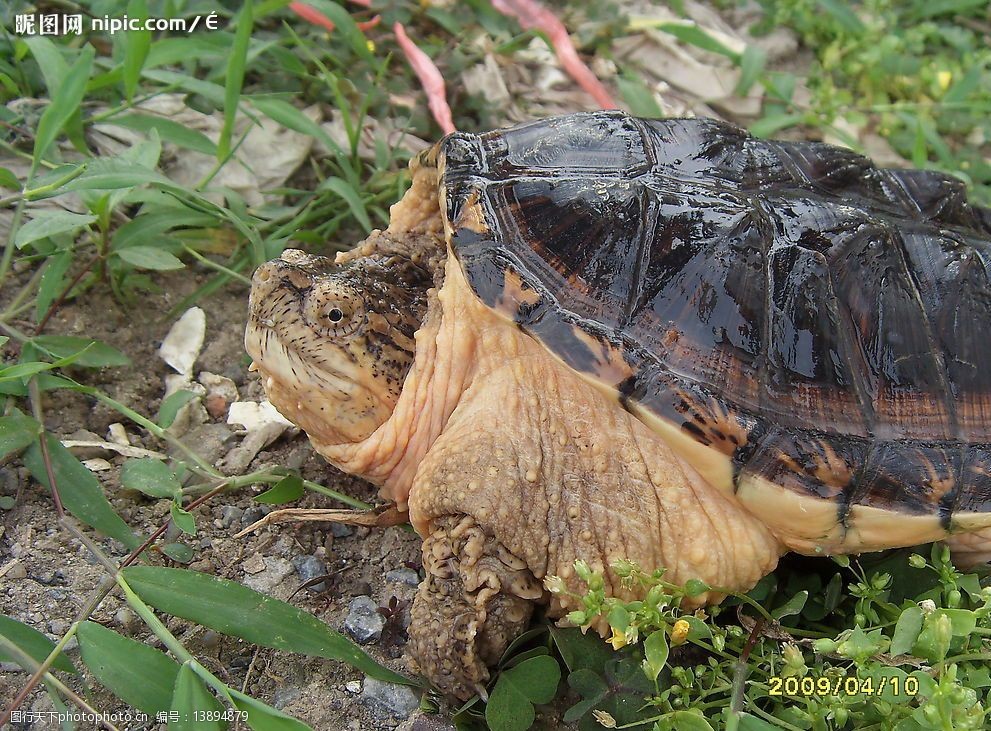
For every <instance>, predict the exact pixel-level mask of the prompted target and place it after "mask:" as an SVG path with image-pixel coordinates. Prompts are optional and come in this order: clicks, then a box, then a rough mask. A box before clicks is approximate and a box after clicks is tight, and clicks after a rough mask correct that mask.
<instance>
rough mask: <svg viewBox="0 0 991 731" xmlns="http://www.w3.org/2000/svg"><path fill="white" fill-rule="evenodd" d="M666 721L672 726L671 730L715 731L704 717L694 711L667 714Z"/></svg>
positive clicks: (665, 715)
mask: <svg viewBox="0 0 991 731" xmlns="http://www.w3.org/2000/svg"><path fill="white" fill-rule="evenodd" d="M664 720H665V721H667V722H668V723H669V724H670V728H673V729H677V731H713V730H712V725H711V724H710V723H709V722H708V721H707V720H706V719H705V717H704V716H702V715H701V714H698V713H694V712H692V711H675V712H674V713H666V714H664Z"/></svg>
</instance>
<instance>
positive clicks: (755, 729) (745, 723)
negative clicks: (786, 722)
mask: <svg viewBox="0 0 991 731" xmlns="http://www.w3.org/2000/svg"><path fill="white" fill-rule="evenodd" d="M737 718H739V721H740V722H739V724H738V725H737V727H736V728H737V731H781V727H779V726H774V725H772V724H770V723H768V722H767V721H765V720H763V719H760V718H758V717H757V716H754V715H751V714H749V713H746V712H744V713H740V714H739V715H738V716H737Z"/></svg>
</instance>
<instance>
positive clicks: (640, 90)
mask: <svg viewBox="0 0 991 731" xmlns="http://www.w3.org/2000/svg"><path fill="white" fill-rule="evenodd" d="M616 85H617V86H618V87H619V93H620V94H622V95H623V100H624V101H625V102H626V105H627V106H628V107H629V109H630V112H631V113H632V114H635V115H636V116H638V117H654V118H657V117H663V116H664V110H662V109H661V106H660V105H659V104H658V103H657V99H656V98H655V97H654V93H653V92H652V91H651V90H650V89H649V88H647V86H646V84H644V83H643V81H641V80H640V78H639V77H638V76H636V75H635V74H626V73H624V74H621V75H619V76H617V77H616Z"/></svg>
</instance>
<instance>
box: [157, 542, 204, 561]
mask: <svg viewBox="0 0 991 731" xmlns="http://www.w3.org/2000/svg"><path fill="white" fill-rule="evenodd" d="M162 553H164V554H165V555H166V556H168V557H169V558H171V559H172V560H173V561H175V562H176V563H190V562H192V560H193V557H194V556H195V555H196V554H195V553H194V551H193V549H192V548H191V547H189V546H187V545H186V544H185V543H166V544H165V545H164V546H162Z"/></svg>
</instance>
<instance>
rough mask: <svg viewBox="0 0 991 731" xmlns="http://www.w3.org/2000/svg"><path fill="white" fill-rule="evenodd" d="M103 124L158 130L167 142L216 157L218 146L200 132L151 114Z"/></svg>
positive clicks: (128, 115) (122, 115)
mask: <svg viewBox="0 0 991 731" xmlns="http://www.w3.org/2000/svg"><path fill="white" fill-rule="evenodd" d="M102 124H112V125H114V126H117V127H125V128H127V129H134V130H137V131H139V132H148V131H150V130H153V129H154V130H157V131H158V135H159V136H160V137H161V138H162V139H163V140H165V141H166V142H171V143H172V144H174V145H178V146H179V147H185V148H186V149H188V150H195V151H196V152H202V153H203V154H204V155H211V156H212V155H216V154H217V146H216V145H215V144H213V142H211V141H210V138H209V137H207V136H206V135H205V134H203V133H202V132H200V131H199V130H195V129H191V128H189V127H186V126H185V125H182V124H179V123H178V122H173V121H172V120H171V119H166V118H165V117H155V116H152V115H150V114H138V113H134V114H121V115H118V116H116V117H110V118H109V119H105V120H104V121H103V122H102Z"/></svg>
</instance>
